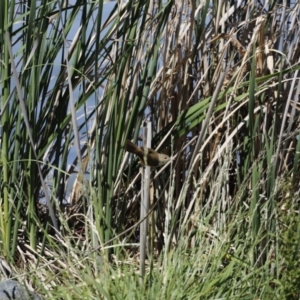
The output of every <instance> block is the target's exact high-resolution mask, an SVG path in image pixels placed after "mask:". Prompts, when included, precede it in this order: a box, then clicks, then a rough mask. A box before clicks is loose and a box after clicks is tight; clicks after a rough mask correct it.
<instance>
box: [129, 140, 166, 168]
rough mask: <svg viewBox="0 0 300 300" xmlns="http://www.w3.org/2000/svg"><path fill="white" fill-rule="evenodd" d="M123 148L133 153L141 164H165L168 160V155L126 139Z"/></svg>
mask: <svg viewBox="0 0 300 300" xmlns="http://www.w3.org/2000/svg"><path fill="white" fill-rule="evenodd" d="M125 150H126V151H127V152H130V153H134V154H135V155H136V156H137V157H138V158H139V160H140V163H141V164H142V165H143V166H149V167H158V166H162V165H164V164H166V163H167V162H168V161H169V160H170V157H169V156H168V155H166V154H162V153H158V152H157V151H155V150H153V149H150V148H146V147H139V146H137V145H135V144H134V143H132V142H131V141H129V140H127V141H126V144H125Z"/></svg>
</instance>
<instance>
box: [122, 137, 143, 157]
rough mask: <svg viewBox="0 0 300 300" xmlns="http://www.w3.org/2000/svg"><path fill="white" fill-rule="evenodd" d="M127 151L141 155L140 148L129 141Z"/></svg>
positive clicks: (126, 145) (126, 146)
mask: <svg viewBox="0 0 300 300" xmlns="http://www.w3.org/2000/svg"><path fill="white" fill-rule="evenodd" d="M125 150H126V151H127V152H130V153H134V154H139V152H140V148H139V147H138V146H137V145H135V144H134V143H133V142H131V141H129V140H127V141H126V144H125Z"/></svg>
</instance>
